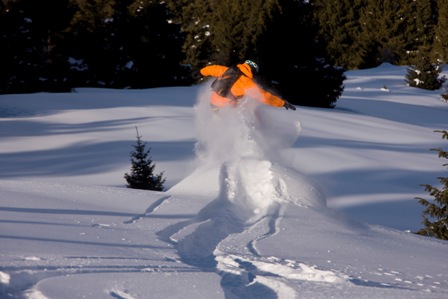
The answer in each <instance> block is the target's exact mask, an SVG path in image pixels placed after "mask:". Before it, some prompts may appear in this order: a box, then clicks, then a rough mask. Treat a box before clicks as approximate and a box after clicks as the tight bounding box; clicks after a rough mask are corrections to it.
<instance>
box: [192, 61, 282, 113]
mask: <svg viewBox="0 0 448 299" xmlns="http://www.w3.org/2000/svg"><path fill="white" fill-rule="evenodd" d="M237 67H238V68H239V69H240V70H241V72H242V73H243V75H242V76H240V77H239V79H238V80H237V81H236V82H235V84H234V85H233V87H232V88H231V89H230V91H231V92H232V94H233V95H235V96H236V97H240V96H244V95H247V96H249V97H251V98H254V99H257V100H259V101H260V102H262V103H264V104H267V105H271V106H274V107H283V106H284V105H285V101H284V100H282V99H281V98H279V97H277V96H275V95H273V94H271V93H270V92H267V91H265V90H263V89H261V88H260V87H258V85H257V84H256V83H255V82H254V80H253V74H252V69H251V68H250V66H249V65H248V64H246V63H243V64H238V65H237ZM227 69H228V67H227V66H222V65H209V66H206V67H204V68H202V69H201V70H200V72H201V74H202V75H203V76H212V77H219V76H221V75H222V74H224V72H225V71H226V70H227ZM210 101H211V103H212V104H213V105H214V106H217V107H223V106H228V105H235V104H236V101H234V100H231V99H228V98H224V97H221V96H220V95H218V94H217V93H215V92H212V97H211V100H210Z"/></svg>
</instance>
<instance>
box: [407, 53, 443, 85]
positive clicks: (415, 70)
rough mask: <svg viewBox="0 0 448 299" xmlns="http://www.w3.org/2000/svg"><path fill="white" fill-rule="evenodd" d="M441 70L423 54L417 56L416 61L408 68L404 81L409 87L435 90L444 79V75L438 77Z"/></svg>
mask: <svg viewBox="0 0 448 299" xmlns="http://www.w3.org/2000/svg"><path fill="white" fill-rule="evenodd" d="M441 72H442V67H441V66H439V65H434V64H432V63H431V62H430V61H429V58H428V57H426V56H423V57H420V58H418V60H417V63H416V64H415V65H414V66H412V67H411V68H409V69H408V71H407V74H406V83H408V84H409V86H411V87H417V88H421V89H426V90H437V89H439V88H440V87H442V84H443V83H444V82H445V81H446V77H445V76H443V77H441V78H439V75H440V73H441Z"/></svg>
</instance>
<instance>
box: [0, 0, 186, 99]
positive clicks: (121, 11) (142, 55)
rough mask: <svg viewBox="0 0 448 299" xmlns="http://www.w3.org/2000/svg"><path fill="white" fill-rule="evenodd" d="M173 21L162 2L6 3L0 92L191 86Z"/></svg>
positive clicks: (0, 7) (0, 35)
mask: <svg viewBox="0 0 448 299" xmlns="http://www.w3.org/2000/svg"><path fill="white" fill-rule="evenodd" d="M170 18H171V15H170V11H169V9H168V8H167V7H166V4H164V3H159V2H155V1H135V0H121V1H115V0H88V1H85V0H42V1H33V0H3V1H2V2H1V3H0V92H3V93H5V92H12V93H19V92H34V91H42V90H43V91H67V90H70V88H72V87H79V86H100V87H114V88H142V87H156V86H170V85H185V84H190V83H191V79H189V74H188V72H187V71H186V68H185V67H184V66H183V65H182V64H181V63H180V62H181V61H182V60H183V59H184V55H183V53H182V50H181V47H182V44H183V38H182V33H181V32H180V26H179V25H177V24H175V23H169V22H168V21H167V20H169V19H170Z"/></svg>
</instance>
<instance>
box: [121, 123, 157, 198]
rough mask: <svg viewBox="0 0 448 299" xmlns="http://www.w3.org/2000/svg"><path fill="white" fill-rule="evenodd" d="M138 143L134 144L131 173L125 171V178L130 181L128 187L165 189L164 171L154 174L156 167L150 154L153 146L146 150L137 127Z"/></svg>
mask: <svg viewBox="0 0 448 299" xmlns="http://www.w3.org/2000/svg"><path fill="white" fill-rule="evenodd" d="M135 129H136V131H137V144H136V145H134V151H132V152H131V154H130V156H131V163H132V167H131V173H130V174H128V173H125V175H124V178H125V179H126V181H127V182H128V185H127V187H128V188H133V189H144V190H154V191H163V188H164V186H163V184H164V183H165V178H164V177H163V172H161V173H159V174H158V175H154V174H153V172H154V167H155V166H156V165H155V163H153V161H152V158H151V156H150V151H151V148H149V149H148V150H146V143H144V142H143V141H142V140H141V136H140V135H139V134H138V129H137V127H136V128H135Z"/></svg>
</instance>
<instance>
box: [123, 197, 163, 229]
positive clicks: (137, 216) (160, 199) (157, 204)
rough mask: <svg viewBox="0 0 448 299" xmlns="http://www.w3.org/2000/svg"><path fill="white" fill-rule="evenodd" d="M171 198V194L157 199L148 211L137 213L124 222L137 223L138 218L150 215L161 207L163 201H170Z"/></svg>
mask: <svg viewBox="0 0 448 299" xmlns="http://www.w3.org/2000/svg"><path fill="white" fill-rule="evenodd" d="M170 198H171V196H164V197H161V198H159V199H158V200H156V201H155V202H154V203H153V204H152V205H150V206H149V207H148V208H147V209H146V212H145V213H143V214H141V215H136V216H134V217H132V219H130V220H126V221H124V222H123V223H124V224H131V223H135V222H137V221H138V220H140V219H142V218H144V217H145V216H148V215H149V214H151V213H152V212H154V211H156V210H157V209H158V208H159V207H161V206H162V205H163V203H164V202H165V201H168V200H169V199H170Z"/></svg>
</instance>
